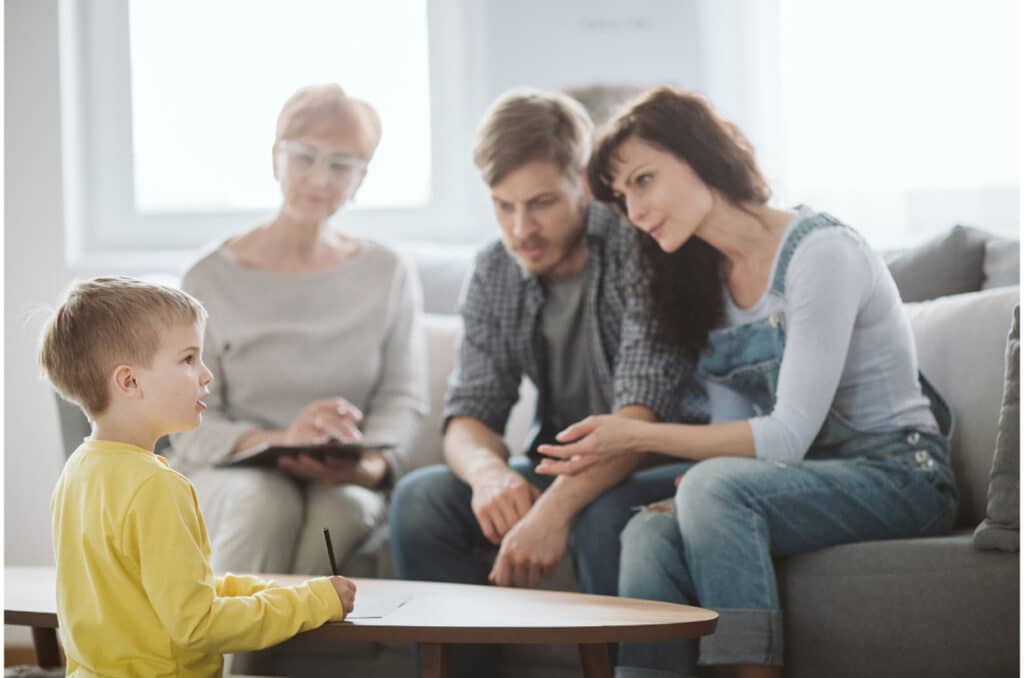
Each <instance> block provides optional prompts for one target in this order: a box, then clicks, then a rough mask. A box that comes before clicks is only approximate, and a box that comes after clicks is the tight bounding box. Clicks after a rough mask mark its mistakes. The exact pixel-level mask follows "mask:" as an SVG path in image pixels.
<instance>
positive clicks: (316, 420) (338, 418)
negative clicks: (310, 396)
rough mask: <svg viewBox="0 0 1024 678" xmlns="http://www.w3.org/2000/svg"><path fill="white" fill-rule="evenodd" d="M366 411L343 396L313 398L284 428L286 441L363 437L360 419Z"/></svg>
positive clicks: (302, 442)
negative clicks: (362, 410) (285, 428)
mask: <svg viewBox="0 0 1024 678" xmlns="http://www.w3.org/2000/svg"><path fill="white" fill-rule="evenodd" d="M362 420H363V413H362V412H360V411H359V408H358V407H356V406H355V405H353V404H352V403H350V402H349V401H347V400H345V399H344V398H324V399H323V400H314V401H313V402H311V403H310V404H308V405H306V406H305V407H304V408H302V410H301V411H300V412H299V413H298V414H297V415H296V416H295V419H293V420H292V423H291V424H290V425H289V426H288V428H287V430H285V432H284V439H283V440H282V443H283V444H284V445H315V444H318V443H324V442H327V439H328V438H337V439H338V440H341V441H342V442H358V441H360V440H362V439H363V434H362V432H361V431H360V430H359V422H361V421H362Z"/></svg>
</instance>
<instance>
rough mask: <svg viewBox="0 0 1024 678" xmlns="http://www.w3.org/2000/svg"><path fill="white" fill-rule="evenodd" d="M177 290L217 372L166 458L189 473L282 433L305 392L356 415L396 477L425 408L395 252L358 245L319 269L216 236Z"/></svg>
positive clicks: (418, 351)
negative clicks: (239, 255)
mask: <svg viewBox="0 0 1024 678" xmlns="http://www.w3.org/2000/svg"><path fill="white" fill-rule="evenodd" d="M182 287H183V288H184V289H185V290H186V291H188V292H189V293H191V294H192V295H194V296H195V297H196V298H197V299H199V300H200V301H201V302H202V303H203V305H204V306H206V310H207V311H208V312H209V316H210V317H209V320H208V322H207V325H206V335H205V342H204V346H203V360H204V362H205V363H206V365H207V366H208V367H209V368H210V370H211V371H212V372H213V377H214V381H213V383H212V384H210V391H211V393H210V396H209V397H208V398H207V399H206V401H205V402H206V404H207V406H208V409H207V410H206V412H205V413H204V415H203V423H202V424H201V425H200V426H199V427H198V428H197V429H195V430H192V431H186V432H183V433H178V434H175V435H173V436H171V445H172V452H171V455H170V459H171V463H172V464H173V465H174V467H175V468H177V469H178V470H180V471H182V472H183V473H186V474H188V473H190V472H194V471H196V470H198V469H200V468H203V467H205V466H208V465H211V464H214V463H217V462H219V461H221V460H223V459H224V458H226V457H227V456H228V455H229V454H230V453H231V450H232V448H233V447H234V445H235V442H236V441H237V440H238V439H239V438H240V437H241V436H243V435H245V434H247V433H250V432H252V431H256V430H271V429H277V430H283V429H286V428H287V427H288V425H289V424H290V423H291V421H292V420H293V419H294V418H295V416H296V415H297V414H298V412H299V410H301V409H302V408H303V407H305V406H306V405H307V404H309V403H310V402H311V401H313V400H317V399H320V398H330V397H337V396H340V397H343V398H345V399H346V400H348V401H349V402H351V403H352V404H354V405H355V406H356V407H358V408H360V409H361V410H362V411H363V414H364V419H363V422H362V425H361V429H362V431H363V437H364V439H365V440H366V441H367V442H371V441H372V442H376V443H385V442H387V443H391V444H393V445H394V447H393V448H392V449H391V450H390V451H387V452H385V456H386V457H387V460H388V463H389V464H390V466H391V472H392V474H393V477H394V478H396V479H397V478H398V476H399V475H401V473H402V471H403V470H404V466H405V460H406V458H407V456H408V446H409V444H410V443H411V441H412V440H413V438H414V436H415V434H416V431H417V428H418V427H419V424H420V421H421V420H422V418H423V417H424V415H425V414H426V412H427V408H428V400H427V372H426V369H427V366H426V344H425V339H424V336H423V332H422V329H421V327H420V323H419V312H420V307H421V298H420V296H421V295H420V289H419V282H418V279H417V278H416V274H415V273H414V272H413V271H412V270H411V268H410V267H409V266H408V265H406V263H405V262H404V261H403V260H402V259H400V258H399V256H398V255H397V254H396V253H395V252H394V251H392V250H390V249H388V248H386V247H384V246H383V245H380V244H378V243H374V242H372V241H363V248H362V251H361V252H360V253H359V254H357V255H356V256H355V257H353V258H352V259H349V260H347V261H345V262H344V263H342V264H340V265H339V266H336V267H334V268H332V269H328V270H325V271H317V272H312V273H275V272H268V271H260V270H257V269H253V268H249V267H246V266H244V265H242V264H239V263H238V262H236V261H235V259H234V258H233V257H232V255H231V254H230V253H228V252H227V250H226V249H225V248H224V244H221V245H220V246H218V247H217V248H216V249H214V250H213V251H211V252H209V253H208V254H206V255H205V256H203V257H202V258H200V259H199V261H198V262H196V263H195V264H194V265H193V266H192V267H191V268H190V269H189V270H188V272H187V273H186V274H185V277H184V280H183V284H182Z"/></svg>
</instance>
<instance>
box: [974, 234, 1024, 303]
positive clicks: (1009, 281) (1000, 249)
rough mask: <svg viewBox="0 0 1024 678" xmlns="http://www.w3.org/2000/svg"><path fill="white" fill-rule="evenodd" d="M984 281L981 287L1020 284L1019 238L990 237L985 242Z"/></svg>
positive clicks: (988, 287)
mask: <svg viewBox="0 0 1024 678" xmlns="http://www.w3.org/2000/svg"><path fill="white" fill-rule="evenodd" d="M984 268H985V283H984V285H982V289H986V290H987V289H991V288H993V287H1005V286H1007V285H1019V284H1020V240H1010V239H1009V238H992V239H991V240H989V241H988V242H987V243H985V267H984Z"/></svg>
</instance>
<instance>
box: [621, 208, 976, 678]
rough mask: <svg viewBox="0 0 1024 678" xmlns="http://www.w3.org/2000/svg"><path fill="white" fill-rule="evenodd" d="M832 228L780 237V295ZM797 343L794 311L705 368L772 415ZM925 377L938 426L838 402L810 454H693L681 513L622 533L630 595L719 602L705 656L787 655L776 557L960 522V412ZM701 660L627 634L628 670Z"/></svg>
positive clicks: (732, 331) (750, 660) (683, 669)
mask: <svg viewBox="0 0 1024 678" xmlns="http://www.w3.org/2000/svg"><path fill="white" fill-rule="evenodd" d="M823 228H847V227H846V226H844V225H843V224H841V223H840V222H838V221H836V220H835V219H834V218H833V217H831V216H829V215H827V214H816V215H814V216H811V217H809V218H807V219H804V220H803V221H802V223H800V224H798V225H797V226H796V227H795V228H794V229H793V231H791V232H790V233H789V235H788V236H787V238H786V240H785V241H784V242H783V244H782V246H781V247H782V251H781V253H780V255H779V261H778V264H777V266H776V273H775V275H774V277H773V279H772V283H771V288H770V293H771V294H773V295H778V296H780V297H782V298H785V293H786V290H785V279H786V270H787V269H788V267H789V262H790V260H791V259H792V257H793V253H794V252H795V251H796V249H797V246H798V245H799V244H800V242H801V241H802V240H803V238H805V237H806V236H807V235H808V234H809V233H811V232H813V231H815V230H817V229H823ZM785 344H786V318H785V314H784V313H781V312H778V313H772V314H771V315H769V317H767V318H764V319H761V320H757V321H754V322H751V323H748V324H744V325H740V326H736V327H727V328H723V329H719V330H715V331H713V332H712V333H711V335H710V336H709V342H708V348H707V349H706V350H705V352H704V353H703V354H702V356H701V359H700V363H699V365H698V372H699V374H700V375H701V377H702V378H704V379H707V380H709V381H713V382H716V383H720V384H723V385H725V386H728V387H729V388H731V389H733V390H735V391H737V392H739V393H740V394H741V395H743V396H745V397H746V398H747V399H748V400H749V401H750V402H751V403H752V404H753V407H754V411H755V412H756V413H758V414H769V413H771V412H772V410H773V409H774V406H775V393H776V386H777V382H778V377H779V368H780V365H781V363H782V355H783V351H784V349H785ZM920 382H921V387H922V390H923V392H924V394H925V395H926V396H927V397H928V399H929V401H930V404H931V409H932V412H933V414H934V415H935V419H936V422H937V424H938V430H921V429H917V428H910V427H907V428H902V429H895V430H890V431H863V430H858V429H857V428H855V427H854V426H853V425H852V424H851V423H850V421H849V420H847V419H846V418H844V417H843V416H842V415H840V414H839V413H838V412H837V411H836V410H835V408H834V407H833V408H832V409H831V410H830V411H829V413H828V415H827V417H826V420H825V423H824V425H823V426H822V428H821V430H820V431H819V433H818V435H817V436H816V438H815V440H814V442H813V444H812V446H811V448H810V450H808V452H807V454H806V456H805V457H804V460H803V461H801V462H800V463H796V464H782V463H776V462H769V461H765V460H760V459H749V458H736V457H717V458H714V459H709V460H705V461H702V462H700V463H697V464H695V465H693V466H692V467H691V468H690V470H689V471H687V473H686V474H685V475H684V476H683V479H682V482H681V483H680V485H679V489H678V492H677V494H676V499H675V510H674V513H654V512H644V513H641V514H640V515H638V516H636V517H635V518H634V519H633V520H632V521H631V522H630V523H629V525H628V526H627V527H626V529H625V530H624V531H623V534H622V564H621V568H620V578H619V594H620V595H622V596H628V597H636V598H647V599H651V600H664V601H669V602H678V603H686V604H694V605H700V606H702V607H707V608H710V609H713V610H715V611H717V612H718V613H719V621H718V627H717V629H716V631H715V633H714V634H713V635H711V636H707V637H705V638H703V639H702V640H701V641H700V653H699V659H700V663H701V664H716V665H717V664H770V665H781V664H782V657H783V644H782V612H781V609H780V605H779V594H778V590H777V586H776V578H775V570H774V564H773V560H772V559H773V558H781V557H785V556H790V555H795V554H798V553H804V552H807V551H812V550H816V549H821V548H825V547H827V546H832V545H836V544H843V543H849V542H855V541H867V540H876V539H895V538H906V537H915V536H924V535H934V534H942V533H945V532H948V531H949V530H950V529H951V528H952V526H953V521H954V517H955V513H956V489H955V484H954V481H953V471H952V468H951V466H950V463H949V441H950V434H951V432H952V427H953V419H952V413H951V411H950V409H949V407H948V406H947V405H946V403H945V402H944V401H943V400H942V398H941V396H939V394H938V393H937V392H936V391H935V389H934V388H932V386H931V385H930V384H929V383H928V382H927V381H926V380H925V379H924V377H923V375H922V376H920ZM697 659H698V654H697V641H672V642H663V643H625V644H623V645H622V649H621V652H620V655H619V664H620V668H619V669H618V672H617V674H616V675H617V676H623V677H624V676H654V675H657V676H666V675H683V676H687V675H693V674H694V673H695V666H696V663H697ZM651 670H656V671H655V672H653V673H652V672H651Z"/></svg>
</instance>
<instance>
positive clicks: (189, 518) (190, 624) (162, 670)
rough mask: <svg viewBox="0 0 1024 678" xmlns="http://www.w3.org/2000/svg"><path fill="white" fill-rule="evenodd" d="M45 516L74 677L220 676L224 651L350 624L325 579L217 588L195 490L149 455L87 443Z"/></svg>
mask: <svg viewBox="0 0 1024 678" xmlns="http://www.w3.org/2000/svg"><path fill="white" fill-rule="evenodd" d="M50 508H51V511H52V514H53V545H54V552H55V555H56V560H57V617H58V619H59V621H60V633H61V639H62V641H63V643H64V651H65V654H66V655H67V660H68V675H69V676H76V677H85V676H139V677H143V676H145V677H146V678H150V677H154V676H219V675H221V674H222V672H223V660H222V657H221V655H222V654H224V653H227V652H238V651H243V650H256V649H259V648H263V647H266V646H268V645H273V644H275V643H279V642H281V641H283V640H286V639H287V638H290V637H291V636H293V635H295V634H296V633H298V632H299V631H305V630H308V629H312V628H316V627H318V626H320V625H322V624H323V623H324V622H327V621H330V620H335V619H341V618H342V617H343V616H344V611H343V610H342V607H341V602H340V601H339V600H338V595H337V594H336V593H335V591H334V587H333V586H332V585H331V582H330V580H329V579H326V578H319V579H313V580H310V581H308V582H306V583H305V584H302V585H299V586H292V587H274V586H272V585H271V583H270V582H267V581H264V580H262V579H258V578H256V577H249V576H235V575H230V574H229V575H225V576H224V577H218V578H214V576H213V572H212V570H211V569H210V543H209V540H208V539H207V536H206V525H205V524H204V523H203V518H202V515H201V514H200V512H199V504H198V502H197V500H196V494H195V489H194V488H193V487H192V483H190V482H189V481H188V479H187V478H185V476H183V475H181V474H179V473H177V472H176V471H174V470H172V469H171V468H170V467H168V466H167V462H166V461H165V460H164V459H163V457H160V456H158V455H155V454H153V453H152V452H150V451H149V450H144V449H142V448H140V447H135V446H134V445H128V444H126V443H117V442H110V441H103V440H89V439H87V440H86V441H85V442H83V443H82V445H81V446H80V447H79V448H78V449H77V450H76V451H75V453H74V454H73V455H71V457H70V458H69V459H68V461H67V463H66V464H65V466H64V471H63V472H62V473H61V475H60V479H59V480H58V481H57V487H56V489H55V490H54V492H53V498H52V499H51V502H50Z"/></svg>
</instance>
